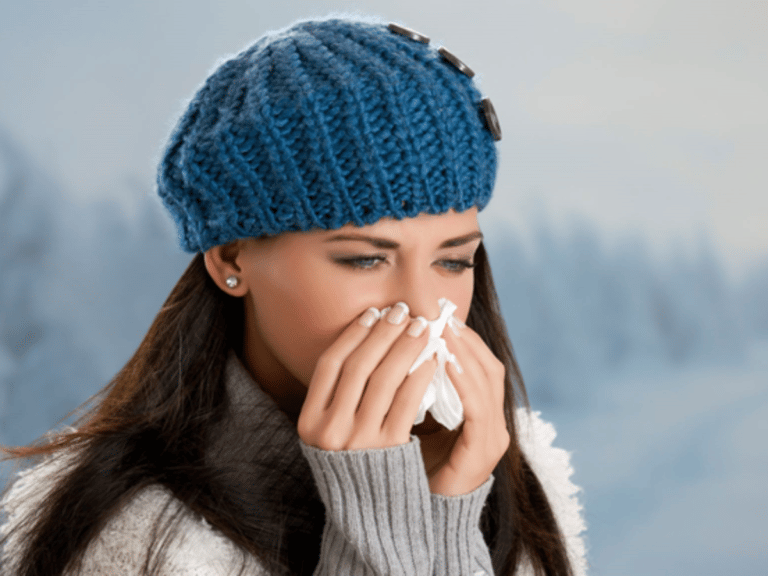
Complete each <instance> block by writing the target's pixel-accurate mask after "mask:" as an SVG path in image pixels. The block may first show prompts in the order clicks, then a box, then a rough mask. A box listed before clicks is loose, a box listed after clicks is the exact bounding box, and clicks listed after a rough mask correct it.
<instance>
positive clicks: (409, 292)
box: [392, 265, 445, 320]
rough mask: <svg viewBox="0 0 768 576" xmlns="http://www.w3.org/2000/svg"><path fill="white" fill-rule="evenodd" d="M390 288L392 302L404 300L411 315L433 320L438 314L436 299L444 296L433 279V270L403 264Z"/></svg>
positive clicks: (438, 308)
mask: <svg viewBox="0 0 768 576" xmlns="http://www.w3.org/2000/svg"><path fill="white" fill-rule="evenodd" d="M394 281H395V285H394V286H393V289H392V297H393V299H392V304H394V303H396V302H405V303H406V304H408V308H409V309H410V312H409V314H410V315H411V316H412V317H414V318H415V317H416V316H423V317H424V318H426V319H427V320H435V319H436V318H437V317H438V316H439V315H440V305H439V304H438V303H437V301H438V300H439V299H440V298H442V297H444V296H445V294H442V293H440V286H439V283H438V282H437V281H436V280H435V279H434V272H430V271H429V270H423V269H420V268H419V267H418V266H415V265H414V266H404V267H403V268H402V270H401V273H400V274H397V275H396V276H395V279H394Z"/></svg>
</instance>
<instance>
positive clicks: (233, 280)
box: [226, 276, 240, 288]
mask: <svg viewBox="0 0 768 576" xmlns="http://www.w3.org/2000/svg"><path fill="white" fill-rule="evenodd" d="M226 283H227V286H229V287H230V288H234V287H236V286H237V285H238V284H239V283H240V280H238V278H237V276H230V277H229V278H227V279H226Z"/></svg>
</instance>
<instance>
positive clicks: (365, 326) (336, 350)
mask: <svg viewBox="0 0 768 576" xmlns="http://www.w3.org/2000/svg"><path fill="white" fill-rule="evenodd" d="M378 320H379V311H378V310H377V309H376V308H368V310H366V311H365V312H363V313H362V314H361V315H360V316H358V317H357V318H356V319H355V320H354V321H352V322H351V323H350V324H349V326H347V328H345V329H344V331H343V332H342V333H341V334H340V335H339V337H338V338H337V339H336V340H335V341H334V342H333V344H331V345H330V346H329V347H328V349H327V350H325V352H323V353H322V355H321V356H320V358H318V360H317V363H316V364H315V370H314V372H313V373H312V378H311V380H310V382H309V387H308V389H307V396H306V398H305V399H304V405H303V407H302V411H305V410H306V411H314V412H315V413H317V412H319V411H322V410H324V409H325V408H326V406H327V405H328V404H329V403H330V400H331V398H332V396H333V393H334V389H335V387H336V382H337V381H338V379H339V375H340V374H341V370H342V367H343V366H344V362H345V361H346V359H347V358H348V357H349V355H350V354H352V352H353V351H354V350H355V349H357V347H358V346H359V345H360V344H361V343H362V342H363V341H364V340H365V339H366V338H367V337H368V335H369V334H370V332H371V331H372V330H373V327H374V326H375V325H376V324H377V323H378Z"/></svg>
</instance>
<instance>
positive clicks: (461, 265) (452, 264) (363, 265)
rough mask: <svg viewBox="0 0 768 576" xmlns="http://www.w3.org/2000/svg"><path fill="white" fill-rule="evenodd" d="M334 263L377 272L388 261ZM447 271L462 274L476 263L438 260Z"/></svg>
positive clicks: (369, 258) (379, 258) (371, 259)
mask: <svg viewBox="0 0 768 576" xmlns="http://www.w3.org/2000/svg"><path fill="white" fill-rule="evenodd" d="M334 261H335V262H337V263H338V264H341V265H342V266H346V267H348V268H352V269H356V270H366V271H367V270H376V269H378V268H379V267H380V266H381V264H382V263H383V262H386V261H387V258H386V256H378V255H376V256H350V257H345V258H334ZM438 262H439V263H440V264H442V265H443V268H445V270H446V271H448V272H450V273H452V274H461V273H462V272H464V271H465V270H468V269H471V268H474V267H475V263H474V262H472V261H470V260H462V259H454V258H446V259H444V260H438Z"/></svg>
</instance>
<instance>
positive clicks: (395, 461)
mask: <svg viewBox="0 0 768 576" xmlns="http://www.w3.org/2000/svg"><path fill="white" fill-rule="evenodd" d="M227 387H228V392H229V395H230V398H231V399H232V402H231V414H230V416H231V417H230V418H228V419H227V421H226V425H225V426H224V427H223V428H222V430H220V434H219V438H220V441H219V442H218V443H216V445H214V447H213V448H212V449H211V455H210V458H211V459H212V463H213V464H214V465H217V466H228V467H229V468H230V469H231V470H232V481H233V482H236V483H237V482H242V483H248V487H249V489H258V490H267V488H266V487H267V486H268V487H269V490H270V491H275V488H276V487H277V486H279V487H280V488H279V489H278V491H279V490H285V491H288V490H300V489H301V480H302V478H306V474H307V467H308V469H309V470H310V471H311V475H312V477H313V478H314V481H315V484H316V487H317V491H318V493H319V495H320V498H321V500H322V502H323V504H324V505H325V518H326V522H325V529H324V531H323V537H322V542H321V548H320V560H319V562H318V565H317V569H316V571H315V574H317V575H318V576H320V575H323V576H326V575H327V576H330V575H342V574H345V575H350V576H352V575H355V576H357V575H359V576H379V575H385V574H386V575H389V574H399V575H420V576H424V575H444V574H445V575H448V574H450V575H470V576H474V575H482V574H487V575H489V576H490V575H491V574H493V569H492V566H491V559H490V555H489V551H488V547H487V546H486V544H485V542H484V540H483V536H482V533H481V531H480V529H479V520H480V514H481V512H482V508H483V505H484V504H485V500H486V497H487V495H488V493H489V491H490V488H491V485H492V483H493V477H492V476H491V477H489V478H488V480H487V481H486V482H485V483H484V484H483V485H482V486H480V487H479V488H477V489H476V490H475V491H474V492H471V493H470V494H466V495H463V496H454V497H446V496H440V495H435V494H431V493H430V492H429V485H428V482H427V477H426V473H425V471H424V464H423V461H422V459H421V452H420V448H419V440H418V438H417V437H415V436H414V437H412V438H411V441H410V442H409V443H408V444H404V445H401V446H394V447H391V448H384V449H374V450H353V451H342V452H329V451H325V450H319V449H317V448H313V447H311V446H308V445H306V444H304V443H303V442H302V441H301V440H300V439H299V438H298V435H297V433H296V428H295V426H294V425H293V424H292V423H291V422H290V421H289V420H288V418H287V417H286V416H285V414H283V413H282V412H281V411H280V410H279V409H277V407H276V405H275V404H274V401H272V399H271V398H270V397H269V396H268V395H267V394H265V393H264V392H263V391H262V390H261V389H260V388H259V386H258V385H257V384H256V383H255V382H254V381H253V379H252V378H251V377H250V375H249V373H248V372H247V370H246V369H245V368H244V367H243V365H242V364H241V363H240V361H239V360H238V359H237V357H236V356H235V355H234V354H233V355H231V357H230V359H229V362H228V364H227ZM517 419H518V420H517V422H518V427H519V430H518V434H519V436H520V441H521V444H522V447H523V450H524V452H525V453H526V456H527V457H528V459H529V461H530V463H531V466H532V467H533V469H534V471H535V472H536V474H537V476H538V477H539V479H540V481H541V482H542V484H543V486H544V489H545V491H546V492H547V496H548V498H549V500H550V503H551V504H552V506H553V508H554V511H555V515H556V517H557V519H558V522H559V524H560V527H561V529H562V531H563V533H564V535H565V537H566V544H567V548H568V553H569V557H570V559H571V562H572V564H573V566H574V569H575V572H576V575H577V576H581V575H583V574H586V570H585V568H586V561H585V558H584V553H585V550H584V543H583V541H582V539H581V536H580V533H581V532H582V531H583V530H584V528H585V526H584V522H583V519H582V517H581V506H580V504H579V502H578V499H577V497H576V494H577V492H578V488H577V487H576V486H574V485H573V484H572V483H571V482H570V480H569V476H570V475H571V472H572V470H571V467H570V464H569V461H568V460H569V459H568V454H567V453H566V452H565V451H563V450H561V449H558V448H553V447H552V446H551V443H552V440H553V439H554V435H555V433H554V428H553V427H552V426H551V424H547V423H544V422H543V421H541V420H540V419H539V418H538V415H537V414H535V413H530V412H528V411H526V410H523V409H519V410H518V413H517ZM254 423H255V424H254ZM265 445H267V446H271V447H272V448H273V451H272V453H271V454H272V456H267V457H266V459H265V457H263V456H261V455H263V453H264V451H263V447H264V446H265ZM251 447H259V455H260V458H261V460H260V461H261V462H262V464H263V463H264V462H270V463H271V465H272V466H273V467H274V466H275V458H278V459H279V464H277V465H278V466H279V470H278V469H273V474H272V478H269V476H270V472H269V471H268V470H267V468H266V467H264V466H262V468H260V470H261V471H262V472H263V474H262V473H260V474H259V476H260V477H263V478H264V480H263V481H260V482H257V483H254V482H253V481H252V477H253V476H254V474H253V472H252V471H253V468H248V467H246V466H245V465H239V464H237V463H242V462H251V461H252V460H253V459H252V458H251V456H252V454H250V453H251V452H253V449H252V448H251ZM73 457H74V456H73V455H70V456H57V457H56V458H52V459H49V460H47V461H45V462H44V463H42V464H39V465H38V466H36V467H34V468H32V469H30V470H27V471H25V472H23V473H22V474H21V475H20V477H19V479H18V480H17V481H16V482H15V484H14V485H13V487H12V489H11V490H10V491H9V492H8V494H7V495H6V497H5V498H4V500H3V502H2V506H3V508H4V510H5V512H6V514H7V516H8V522H7V524H6V525H4V526H3V527H0V533H2V534H5V533H7V532H8V530H9V529H10V528H11V527H12V526H14V525H16V523H18V522H19V521H21V520H22V519H23V518H25V517H26V516H27V515H28V514H34V511H35V509H36V508H37V506H38V505H39V502H40V501H41V499H42V498H43V497H44V496H45V495H46V494H47V492H48V490H50V487H51V486H52V484H53V482H54V478H55V476H56V474H57V472H58V471H60V470H62V469H65V468H66V466H67V464H68V462H69V461H70V460H71V458H73ZM270 458H271V460H270ZM233 463H234V464H233ZM302 475H304V476H302ZM304 484H306V483H304ZM254 486H255V487H256V488H254ZM268 507H269V502H268V501H267V504H265V509H266V508H268ZM175 512H180V513H181V524H180V527H179V528H180V529H179V530H178V532H177V533H178V536H177V537H176V539H175V540H174V541H173V542H172V545H171V546H170V547H169V548H168V549H167V554H166V556H165V557H164V560H163V570H162V574H163V576H182V575H185V576H224V575H229V574H235V573H237V571H238V570H239V568H240V565H241V562H242V558H243V557H242V554H241V553H240V552H239V550H238V549H237V548H236V547H235V546H234V544H233V543H232V542H230V541H229V540H227V539H226V538H225V537H224V536H223V535H222V534H221V533H219V532H218V531H217V530H215V529H214V528H212V527H211V526H210V525H208V523H207V522H206V521H205V520H204V519H202V518H200V517H198V516H197V515H195V514H193V513H192V512H191V511H190V510H188V509H186V508H185V506H184V505H183V504H182V503H180V502H179V501H177V500H176V499H175V498H174V497H173V496H172V495H171V494H170V492H169V491H168V490H167V489H166V488H164V487H162V486H159V485H155V486H150V487H148V488H146V489H144V490H142V491H141V492H139V493H138V494H137V495H136V496H134V497H133V498H132V499H131V500H130V501H129V502H128V503H127V504H126V505H125V506H123V507H122V508H121V509H120V510H119V511H118V512H117V513H116V514H115V515H114V516H113V517H112V518H111V520H110V521H109V522H108V523H107V525H106V526H105V527H104V528H103V529H102V531H101V532H100V533H99V535H98V537H97V538H96V539H95V540H93V541H92V542H91V544H90V546H89V547H88V549H87V551H86V553H85V557H84V561H83V564H82V567H81V569H80V570H79V572H78V573H77V574H76V575H75V574H72V575H68V576H101V575H104V576H107V575H110V576H112V575H114V574H121V575H126V576H128V575H134V574H138V573H139V569H140V568H141V567H142V566H143V564H144V561H145V558H146V551H147V542H148V540H149V538H150V534H151V533H152V529H153V526H155V524H156V521H157V520H158V518H162V517H163V516H164V515H171V514H174V513H175ZM297 522H298V520H297ZM23 544H24V541H23V537H22V535H20V534H18V533H14V535H13V536H12V538H10V539H9V540H8V542H7V544H6V546H5V548H4V550H3V559H4V561H3V563H2V566H3V567H4V569H5V570H8V571H7V572H4V573H5V574H8V576H11V575H13V574H15V569H14V560H15V559H16V558H18V556H19V550H20V549H21V548H22V546H23ZM531 573H532V572H531V570H530V566H528V565H527V563H525V562H524V563H523V565H521V566H520V567H519V569H518V574H519V575H520V576H528V575H529V574H531ZM244 574H246V575H247V576H256V575H265V576H266V575H267V572H266V571H265V569H264V568H263V567H262V566H261V565H260V564H259V562H258V560H257V559H255V558H253V557H246V570H245V572H244Z"/></svg>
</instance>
